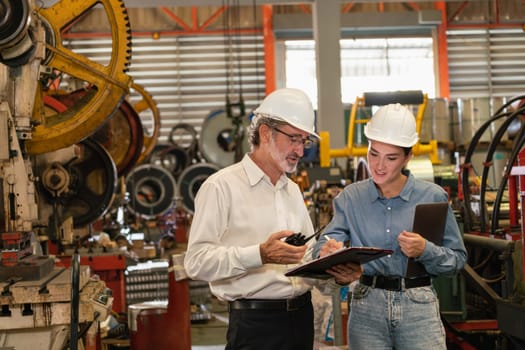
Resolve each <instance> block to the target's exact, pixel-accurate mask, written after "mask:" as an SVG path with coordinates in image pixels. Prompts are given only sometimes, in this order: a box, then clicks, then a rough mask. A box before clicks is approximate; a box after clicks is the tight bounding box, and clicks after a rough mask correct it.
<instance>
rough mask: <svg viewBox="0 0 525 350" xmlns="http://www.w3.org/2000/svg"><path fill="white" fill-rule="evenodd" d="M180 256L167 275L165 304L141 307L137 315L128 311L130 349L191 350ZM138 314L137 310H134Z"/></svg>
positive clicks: (187, 296) (186, 288)
mask: <svg viewBox="0 0 525 350" xmlns="http://www.w3.org/2000/svg"><path fill="white" fill-rule="evenodd" d="M177 259H179V261H180V260H181V259H180V256H173V257H172V259H170V268H169V272H168V280H169V282H168V288H169V295H168V302H167V305H166V306H165V307H164V306H163V305H162V306H161V305H159V304H158V303H157V304H150V305H149V306H147V305H142V306H140V307H139V308H138V312H137V313H136V314H134V313H133V310H134V308H133V305H130V307H129V318H130V319H129V323H130V327H129V328H130V333H131V334H130V340H131V348H132V349H170V350H190V349H191V319H190V317H191V315H190V290H189V282H188V279H187V277H186V275H185V274H184V273H183V272H182V271H183V269H179V268H178V267H181V265H182V262H179V263H177V262H176V261H172V260H177ZM135 310H137V308H135Z"/></svg>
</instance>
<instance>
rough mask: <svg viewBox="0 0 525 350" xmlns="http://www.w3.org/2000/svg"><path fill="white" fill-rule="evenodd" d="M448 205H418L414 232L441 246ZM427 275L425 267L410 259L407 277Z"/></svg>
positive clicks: (442, 203)
mask: <svg viewBox="0 0 525 350" xmlns="http://www.w3.org/2000/svg"><path fill="white" fill-rule="evenodd" d="M447 214H448V203H447V202H435V203H420V204H417V205H416V210H415V212H414V222H413V225H412V232H415V233H419V234H420V235H421V236H423V237H424V238H425V239H427V240H428V241H430V242H432V243H434V244H437V245H441V244H442V242H443V235H444V233H445V226H446V224H447ZM422 275H427V271H426V270H425V267H424V266H423V264H421V263H420V262H417V261H415V260H414V259H413V258H409V259H408V263H407V271H406V274H405V276H406V277H417V276H422Z"/></svg>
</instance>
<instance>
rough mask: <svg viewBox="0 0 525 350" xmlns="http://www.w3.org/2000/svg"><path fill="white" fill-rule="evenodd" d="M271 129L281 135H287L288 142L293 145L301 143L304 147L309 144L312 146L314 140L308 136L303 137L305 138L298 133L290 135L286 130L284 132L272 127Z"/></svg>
mask: <svg viewBox="0 0 525 350" xmlns="http://www.w3.org/2000/svg"><path fill="white" fill-rule="evenodd" d="M273 130H275V131H277V132H279V133H281V134H283V135H286V136H288V138H289V139H290V143H291V144H293V145H295V146H299V145H303V146H304V147H305V148H308V147H310V146H312V144H313V143H314V141H313V140H312V139H311V138H309V137H305V138H302V137H301V136H299V135H290V134H289V133H287V132H284V131H282V130H280V129H277V128H273Z"/></svg>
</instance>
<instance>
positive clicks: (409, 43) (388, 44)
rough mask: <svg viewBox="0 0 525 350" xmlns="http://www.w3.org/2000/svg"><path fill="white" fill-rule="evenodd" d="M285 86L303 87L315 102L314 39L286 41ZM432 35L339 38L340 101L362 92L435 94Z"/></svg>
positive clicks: (351, 98)
mask: <svg viewBox="0 0 525 350" xmlns="http://www.w3.org/2000/svg"><path fill="white" fill-rule="evenodd" d="M285 57H286V58H285V60H286V78H285V79H286V86H288V87H297V88H301V89H303V90H305V92H306V93H307V94H309V96H310V97H311V98H312V101H313V102H314V105H315V106H316V105H317V79H316V67H315V42H314V41H313V40H287V41H285ZM435 80H436V79H435V76H434V55H433V46H432V38H419V37H418V38H405V37H403V38H374V39H370V38H368V39H364V38H362V39H344V40H341V94H342V99H343V103H345V104H349V103H353V102H354V101H355V98H356V97H357V96H362V94H363V92H381V91H396V90H422V91H423V92H424V93H426V94H428V96H429V97H431V98H432V97H434V96H435V85H436V84H435Z"/></svg>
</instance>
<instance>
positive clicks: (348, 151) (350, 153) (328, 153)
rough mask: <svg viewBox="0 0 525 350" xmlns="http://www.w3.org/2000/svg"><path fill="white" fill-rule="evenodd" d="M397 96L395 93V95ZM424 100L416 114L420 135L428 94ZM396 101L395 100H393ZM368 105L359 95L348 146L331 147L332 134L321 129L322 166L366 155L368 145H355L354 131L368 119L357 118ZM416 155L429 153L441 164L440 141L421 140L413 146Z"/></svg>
mask: <svg viewBox="0 0 525 350" xmlns="http://www.w3.org/2000/svg"><path fill="white" fill-rule="evenodd" d="M394 96H395V95H394ZM422 96H423V101H422V102H421V103H420V104H419V105H418V111H417V115H416V130H417V133H418V134H419V135H421V124H422V122H423V115H424V114H425V109H426V107H427V103H428V96H427V94H422ZM392 102H395V101H392ZM365 106H367V104H366V102H365V97H364V96H363V97H360V96H358V97H357V98H356V101H355V103H354V104H353V106H352V110H351V113H350V121H349V123H348V138H347V142H346V146H345V147H344V148H334V149H331V148H330V134H329V133H328V132H327V131H321V132H320V133H319V135H320V136H321V141H320V143H319V160H320V165H321V167H329V166H330V160H331V159H332V158H340V157H359V156H366V153H367V151H368V146H359V145H354V143H353V140H354V131H355V128H356V125H357V124H366V123H367V122H368V119H357V118H356V116H357V110H358V108H362V107H365ZM412 152H413V154H414V155H416V156H418V155H422V154H429V156H430V161H431V162H432V164H439V163H440V160H439V157H438V143H437V140H430V142H429V143H428V144H422V143H420V142H419V141H418V142H417V143H416V144H415V145H414V147H413V148H412Z"/></svg>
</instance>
